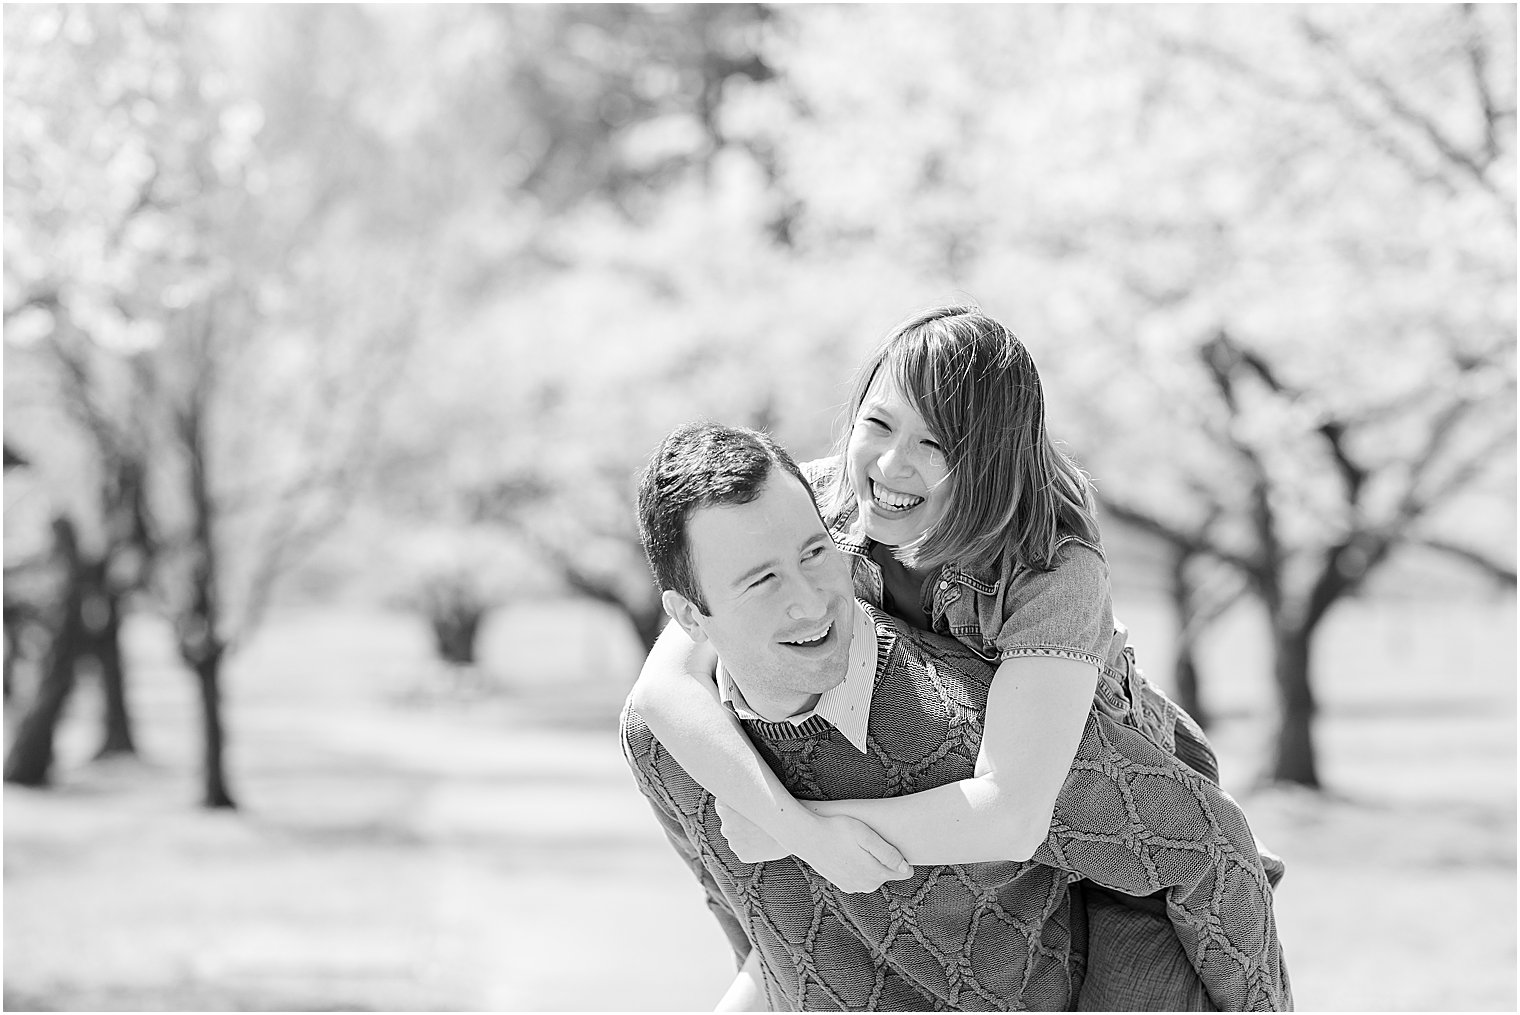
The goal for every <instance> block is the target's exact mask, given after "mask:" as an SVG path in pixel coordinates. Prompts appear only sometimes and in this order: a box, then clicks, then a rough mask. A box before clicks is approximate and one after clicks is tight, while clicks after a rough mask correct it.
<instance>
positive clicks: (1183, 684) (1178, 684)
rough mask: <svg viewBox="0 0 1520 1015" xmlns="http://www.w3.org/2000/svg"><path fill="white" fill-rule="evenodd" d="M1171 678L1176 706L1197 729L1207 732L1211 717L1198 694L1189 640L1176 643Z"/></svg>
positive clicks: (1193, 657) (1191, 645)
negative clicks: (1191, 720) (1174, 661)
mask: <svg viewBox="0 0 1520 1015" xmlns="http://www.w3.org/2000/svg"><path fill="white" fill-rule="evenodd" d="M1172 677H1173V684H1172V686H1173V687H1175V688H1176V689H1177V704H1179V705H1181V706H1182V709H1183V711H1185V712H1186V713H1187V714H1188V715H1190V716H1192V717H1193V721H1194V722H1196V723H1197V724H1198V728H1199V729H1203V730H1207V729H1208V728H1209V723H1210V721H1211V717H1210V715H1209V710H1208V709H1206V708H1204V706H1203V699H1202V698H1201V697H1200V696H1199V694H1198V664H1197V661H1196V658H1195V656H1194V654H1193V642H1192V640H1191V639H1190V638H1180V639H1179V640H1178V642H1177V662H1176V664H1175V665H1174V666H1173V667H1172Z"/></svg>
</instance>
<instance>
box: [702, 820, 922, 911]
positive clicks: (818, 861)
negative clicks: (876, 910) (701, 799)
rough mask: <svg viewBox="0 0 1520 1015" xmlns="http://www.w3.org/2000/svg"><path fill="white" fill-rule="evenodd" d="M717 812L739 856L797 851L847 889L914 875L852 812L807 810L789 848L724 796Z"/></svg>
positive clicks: (758, 858) (753, 858)
mask: <svg viewBox="0 0 1520 1015" xmlns="http://www.w3.org/2000/svg"><path fill="white" fill-rule="evenodd" d="M718 817H719V818H721V819H722V821H723V835H724V838H726V839H728V844H729V847H730V848H731V849H732V850H733V851H734V855H735V856H737V857H738V858H739V859H740V860H742V861H744V862H745V863H760V862H762V861H764V860H777V859H780V858H781V857H783V856H792V855H795V856H796V857H797V858H798V859H799V860H802V861H803V862H804V863H806V864H807V865H808V866H809V867H811V868H813V870H814V871H816V872H817V873H818V876H819V877H821V878H823V879H824V880H825V881H827V882H828V883H829V884H831V885H833V886H834V887H835V888H837V889H839V890H840V891H841V892H844V893H846V894H847V895H857V894H861V893H864V892H874V891H876V889H878V888H880V887H881V886H882V885H884V884H886V883H887V882H888V881H901V880H903V879H904V878H911V877H912V876H913V868H912V867H911V866H909V864H908V862H907V861H906V860H904V859H903V857H902V854H901V853H899V852H898V851H897V848H896V847H895V846H893V845H892V844H891V843H890V842H888V841H887V840H886V839H883V838H882V837H881V836H880V835H877V834H876V830H875V829H873V828H872V827H871V826H870V825H868V824H866V823H865V822H863V821H858V820H856V819H855V818H851V817H845V816H843V815H839V816H833V817H822V816H818V815H811V814H810V815H809V817H808V818H807V819H806V820H805V821H804V822H803V823H802V824H800V825H799V827H798V830H797V835H796V837H795V839H796V841H795V844H794V846H795V848H792V849H788V848H787V846H785V845H783V844H782V843H780V842H778V841H777V840H776V839H775V838H774V837H772V836H771V835H769V834H767V833H766V832H765V831H764V830H763V829H761V828H760V827H759V826H757V825H756V824H755V823H754V822H752V821H750V820H749V819H748V818H746V817H745V816H744V815H742V814H740V813H739V812H738V811H736V810H734V809H733V808H731V807H729V806H728V805H727V804H724V803H723V802H722V801H719V802H718Z"/></svg>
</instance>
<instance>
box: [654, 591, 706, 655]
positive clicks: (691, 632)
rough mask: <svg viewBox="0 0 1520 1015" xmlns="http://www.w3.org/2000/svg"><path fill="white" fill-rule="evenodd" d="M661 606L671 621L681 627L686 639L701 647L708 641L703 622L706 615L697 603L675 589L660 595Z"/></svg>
mask: <svg viewBox="0 0 1520 1015" xmlns="http://www.w3.org/2000/svg"><path fill="white" fill-rule="evenodd" d="M660 605H661V606H663V607H665V612H666V613H668V614H670V619H671V620H673V621H675V622H676V623H677V624H679V625H681V630H683V631H685V632H686V637H688V638H690V639H691V640H692V641H694V642H696V643H697V644H699V645H700V644H701V643H702V642H704V641H706V640H707V632H706V631H704V630H703V629H702V620H703V618H705V617H706V614H704V613H703V612H702V611H701V610H700V609H698V608H697V604H696V603H694V602H692V601H691V600H690V599H687V598H686V597H685V596H683V595H681V593H679V592H677V591H675V590H674V589H666V590H665V591H664V592H662V593H660Z"/></svg>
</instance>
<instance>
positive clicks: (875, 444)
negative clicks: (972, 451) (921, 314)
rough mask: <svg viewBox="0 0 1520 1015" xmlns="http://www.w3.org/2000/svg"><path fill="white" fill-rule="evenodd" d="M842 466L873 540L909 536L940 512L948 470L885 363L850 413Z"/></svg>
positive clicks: (895, 541)
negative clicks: (850, 417) (851, 416)
mask: <svg viewBox="0 0 1520 1015" xmlns="http://www.w3.org/2000/svg"><path fill="white" fill-rule="evenodd" d="M845 470H846V474H847V475H848V476H849V478H850V485H851V487H853V488H854V491H855V501H856V504H857V505H858V506H859V509H860V518H861V521H862V524H863V526H864V528H865V533H866V535H867V536H869V537H871V538H872V539H874V540H876V541H877V542H878V543H884V544H886V545H887V546H901V545H902V544H904V543H909V542H912V541H913V540H915V539H917V538H918V537H919V536H922V535H923V534H924V533H925V532H927V531H928V529H929V526H931V525H933V524H934V523H935V522H936V521H938V520H939V518H940V517H941V516H942V515H943V514H944V513H945V508H946V505H947V502H948V500H949V496H950V484H949V483H948V482H947V481H948V479H949V476H950V472H949V468H948V466H947V465H946V463H945V452H944V449H943V448H941V447H940V445H939V441H938V440H937V439H936V438H935V437H934V435H933V434H932V433H930V432H929V427H928V425H927V424H925V423H924V420H923V417H922V416H920V415H919V414H918V410H916V409H915V408H913V403H912V402H909V401H908V399H907V397H906V396H904V395H903V393H902V392H901V391H899V390H898V389H897V385H896V384H894V383H893V382H892V379H891V377H890V376H889V372H888V370H887V369H886V367H885V366H883V367H882V368H881V369H880V370H877V371H876V376H875V377H873V378H872V379H871V385H870V387H869V388H868V389H867V390H866V397H865V399H864V400H863V401H862V402H861V403H860V409H859V411H857V412H856V413H855V419H854V421H853V423H852V424H851V428H850V443H849V446H848V447H847V449H846V452H845Z"/></svg>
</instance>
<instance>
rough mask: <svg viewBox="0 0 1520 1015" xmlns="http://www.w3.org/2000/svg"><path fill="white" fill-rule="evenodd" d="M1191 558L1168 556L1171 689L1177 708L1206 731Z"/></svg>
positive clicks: (1178, 554)
mask: <svg viewBox="0 0 1520 1015" xmlns="http://www.w3.org/2000/svg"><path fill="white" fill-rule="evenodd" d="M1190 559H1191V555H1190V554H1189V553H1188V552H1187V551H1186V550H1176V551H1174V553H1173V556H1172V573H1171V582H1170V586H1169V588H1168V592H1169V593H1170V595H1171V600H1172V613H1173V615H1174V616H1175V617H1176V620H1177V653H1176V662H1175V663H1174V664H1173V666H1172V677H1173V680H1172V686H1173V687H1174V688H1175V689H1176V691H1177V704H1179V705H1181V706H1182V708H1183V710H1184V711H1185V712H1187V714H1188V715H1190V716H1192V717H1193V721H1194V722H1196V723H1197V724H1198V726H1199V728H1201V729H1208V728H1209V714H1208V710H1207V709H1205V708H1204V707H1203V699H1202V697H1201V696H1200V695H1199V693H1198V658H1197V645H1196V643H1195V638H1194V632H1195V631H1196V630H1197V626H1198V625H1197V623H1196V616H1195V611H1196V609H1197V604H1196V603H1195V602H1194V594H1193V586H1192V583H1191V582H1189V580H1188V576H1187V565H1188V561H1189V560H1190Z"/></svg>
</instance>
